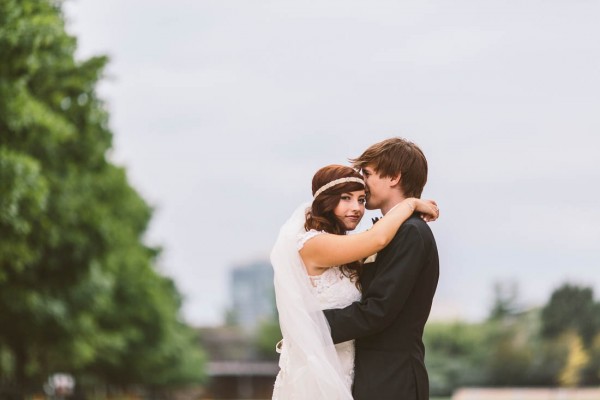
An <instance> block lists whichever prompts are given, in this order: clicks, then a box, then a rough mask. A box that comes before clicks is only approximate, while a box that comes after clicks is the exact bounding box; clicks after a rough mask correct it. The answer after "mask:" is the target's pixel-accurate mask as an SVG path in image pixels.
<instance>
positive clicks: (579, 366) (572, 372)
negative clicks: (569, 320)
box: [558, 332, 590, 387]
mask: <svg viewBox="0 0 600 400" xmlns="http://www.w3.org/2000/svg"><path fill="white" fill-rule="evenodd" d="M563 335H564V337H565V339H566V342H567V343H568V349H569V350H568V356H567V360H566V363H565V365H564V367H563V369H562V370H561V371H560V374H559V376H558V381H559V382H560V384H561V386H567V387H575V386H579V384H580V383H581V380H582V374H583V371H584V369H585V367H586V365H587V364H588V362H589V360H590V358H589V356H588V354H587V353H586V351H585V349H584V348H583V343H582V341H581V337H579V335H578V334H576V333H575V332H567V333H564V334H563Z"/></svg>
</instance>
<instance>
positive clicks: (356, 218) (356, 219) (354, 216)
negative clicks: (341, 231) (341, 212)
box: [346, 215, 360, 222]
mask: <svg viewBox="0 0 600 400" xmlns="http://www.w3.org/2000/svg"><path fill="white" fill-rule="evenodd" d="M346 218H347V219H349V220H350V221H353V222H358V221H360V217H359V216H358V215H348V216H347V217H346Z"/></svg>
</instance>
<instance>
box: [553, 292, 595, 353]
mask: <svg viewBox="0 0 600 400" xmlns="http://www.w3.org/2000/svg"><path fill="white" fill-rule="evenodd" d="M569 330H573V331H575V332H577V333H578V334H579V335H580V336H581V338H582V339H583V342H584V344H585V345H589V344H590V343H591V342H592V340H593V338H594V336H596V334H598V333H599V332H600V304H598V303H596V302H595V301H594V294H593V290H592V289H591V288H589V287H579V286H575V285H570V284H565V285H563V286H561V287H559V288H558V289H556V290H555V291H554V292H553V293H552V295H551V297H550V301H549V302H548V304H546V306H545V307H544V308H543V309H542V327H541V333H542V336H543V337H545V338H553V337H557V336H559V335H561V334H562V333H564V332H566V331H569Z"/></svg>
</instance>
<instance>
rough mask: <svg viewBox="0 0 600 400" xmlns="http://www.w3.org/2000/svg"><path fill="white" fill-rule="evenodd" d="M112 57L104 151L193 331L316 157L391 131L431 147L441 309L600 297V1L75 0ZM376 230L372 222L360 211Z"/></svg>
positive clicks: (83, 38) (77, 18)
mask: <svg viewBox="0 0 600 400" xmlns="http://www.w3.org/2000/svg"><path fill="white" fill-rule="evenodd" d="M65 13H66V16H67V18H68V29H69V31H70V32H72V33H74V34H75V35H77V36H78V38H79V50H78V55H79V57H81V58H86V57H89V56H91V55H94V54H108V55H109V56H110V57H111V59H112V62H111V64H110V67H109V68H108V75H109V78H108V79H106V80H105V81H104V83H103V84H102V85H101V93H102V94H103V96H104V98H105V99H106V100H107V101H108V104H109V108H110V110H111V115H112V128H113V131H114V133H115V140H114V153H113V154H112V158H113V159H114V160H115V161H116V162H117V163H120V164H123V165H126V166H127V168H128V171H129V176H130V179H131V182H132V183H133V184H134V185H135V187H136V188H138V190H139V191H140V192H141V193H142V195H143V196H144V197H145V198H146V199H147V200H148V201H149V202H150V203H151V204H152V205H153V206H154V207H155V208H156V213H155V217H154V220H153V223H152V225H151V228H150V231H149V233H148V240H149V241H150V242H152V243H159V244H161V245H163V246H164V247H165V252H164V254H163V256H162V257H161V259H160V266H159V268H160V270H161V271H162V272H163V273H164V274H166V275H169V276H172V277H173V278H174V279H175V280H176V282H177V285H178V287H179V288H180V290H181V291H182V292H183V294H184V295H185V298H186V303H185V307H184V310H183V311H184V315H185V317H186V319H187V320H188V321H189V322H191V323H193V324H199V325H210V324H216V323H219V322H221V321H222V315H223V311H224V310H225V308H226V307H227V306H228V304H229V297H230V295H229V293H228V282H229V281H228V272H229V271H230V269H231V268H232V267H233V266H235V265H239V264H241V263H244V262H247V261H252V260H259V259H263V258H266V257H267V256H268V252H269V250H270V247H271V245H272V244H273V242H274V239H275V237H276V234H277V230H278V227H279V226H280V225H281V223H282V222H283V221H284V220H285V218H286V217H287V216H288V215H289V213H290V212H291V210H293V208H295V206H296V205H297V204H299V203H300V202H301V201H304V200H307V199H309V197H310V179H311V177H312V174H313V173H314V172H315V171H316V170H317V169H318V168H319V167H321V166H323V165H326V164H330V163H346V162H347V158H348V157H351V156H356V155H358V154H360V153H361V152H362V150H364V149H365V148H366V147H367V146H369V145H370V144H372V143H374V142H377V141H379V140H382V139H384V138H387V137H390V136H404V137H407V138H409V139H411V140H413V141H415V142H416V143H418V144H419V145H420V146H421V147H422V148H423V150H424V152H425V154H426V155H427V157H428V160H429V165H430V177H429V182H428V185H427V187H426V190H425V197H428V198H434V199H436V200H437V201H438V203H439V204H440V206H441V209H442V218H441V219H440V220H439V221H437V222H435V223H433V224H432V229H433V230H434V233H435V234H436V237H437V240H438V246H439V250H440V256H441V280H440V285H439V288H438V293H437V295H436V300H435V303H434V310H433V315H434V317H436V318H447V317H462V318H468V319H478V318H482V317H484V316H485V315H486V313H487V311H488V309H489V307H490V303H491V300H492V285H493V283H494V282H495V281H507V280H515V281H517V282H518V283H519V285H520V290H521V299H522V301H523V303H524V304H527V305H536V304H541V303H543V302H545V301H546V300H547V298H548V296H549V293H550V292H551V290H552V289H553V288H555V287H556V286H558V285H559V284H561V283H562V282H564V281H567V280H569V281H571V282H575V283H580V284H586V285H592V286H594V287H595V289H596V293H597V297H600V272H598V268H599V267H600V256H599V255H598V250H600V245H599V243H600V207H599V205H600V202H599V200H598V198H599V196H600V189H599V182H600V157H599V156H598V152H599V150H600V118H599V115H600V114H599V112H598V109H600V73H599V71H600V24H598V21H599V20H600V2H598V1H591V0H589V1H584V0H582V1H567V0H550V1H541V0H531V1H530V0H528V1H499V0H490V1H477V0H454V1H444V0H430V1H422V0H419V1H417V0H405V1H401V0H395V1H383V0H375V1H370V2H365V1H359V0H321V1H314V0H304V1H302V0H295V1H291V0H255V1H248V0H170V1H158V0H69V1H66V2H65ZM365 222H366V221H365Z"/></svg>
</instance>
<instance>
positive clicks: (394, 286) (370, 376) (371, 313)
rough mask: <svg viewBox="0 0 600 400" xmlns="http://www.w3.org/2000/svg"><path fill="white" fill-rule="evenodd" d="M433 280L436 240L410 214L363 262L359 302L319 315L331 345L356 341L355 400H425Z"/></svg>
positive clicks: (436, 264) (436, 262)
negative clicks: (370, 260) (426, 343)
mask: <svg viewBox="0 0 600 400" xmlns="http://www.w3.org/2000/svg"><path fill="white" fill-rule="evenodd" d="M438 278H439V259H438V252H437V247H436V244H435V239H434V237H433V234H432V232H431V229H429V226H427V224H426V223H425V222H423V221H422V220H421V219H420V218H419V217H418V216H417V214H414V215H413V216H412V217H410V218H409V219H408V220H407V221H406V222H405V223H404V224H403V225H402V226H401V227H400V229H399V230H398V232H397V233H396V235H395V237H394V239H393V240H392V241H391V242H390V244H389V245H388V246H387V247H386V248H384V249H383V250H381V251H380V252H379V253H378V254H377V258H376V260H375V262H374V263H372V264H365V267H364V271H363V275H362V277H361V284H362V292H363V295H362V300H361V301H360V302H355V303H353V304H351V305H349V306H348V307H346V308H343V309H335V310H325V311H324V312H325V316H326V317H327V320H328V321H329V325H330V326H331V336H332V337H333V341H334V342H335V343H340V342H345V341H347V340H351V339H356V358H355V376H354V387H353V395H354V399H356V400H374V399H377V400H386V399H401V400H413V399H414V400H425V399H429V379H428V376H427V370H426V369H425V360H424V358H425V347H424V345H423V340H422V337H423V328H424V326H425V322H426V321H427V318H428V317H429V312H430V310H431V303H432V300H433V295H434V293H435V289H436V287H437V283H438Z"/></svg>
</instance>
